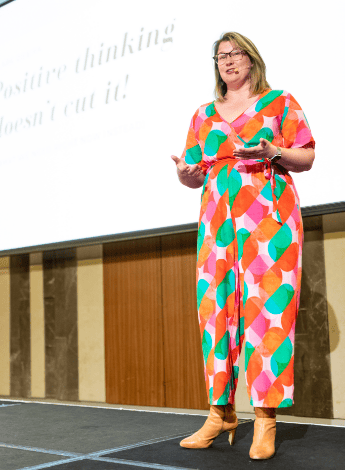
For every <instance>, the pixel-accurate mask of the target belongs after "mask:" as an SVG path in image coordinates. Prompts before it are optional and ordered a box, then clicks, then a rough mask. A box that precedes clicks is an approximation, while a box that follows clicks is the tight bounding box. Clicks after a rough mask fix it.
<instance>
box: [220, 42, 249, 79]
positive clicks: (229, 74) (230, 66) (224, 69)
mask: <svg viewBox="0 0 345 470" xmlns="http://www.w3.org/2000/svg"><path fill="white" fill-rule="evenodd" d="M240 50H241V48H240V47H238V46H237V45H236V43H234V42H230V41H223V42H221V43H220V44H219V48H218V51H217V54H221V53H222V52H231V51H240ZM239 57H241V56H239ZM252 66H253V64H252V63H251V61H250V58H249V56H248V55H247V54H245V55H243V56H242V59H241V60H236V59H234V57H229V56H228V55H227V56H226V59H225V60H223V61H222V60H218V70H219V73H220V76H221V77H222V79H223V81H224V82H225V83H226V84H227V85H228V84H229V85H231V84H232V83H233V84H234V85H236V84H240V83H244V82H245V81H246V80H248V79H249V78H250V70H251V68H252ZM236 68H237V69H238V73H236V72H235V71H234V69H236Z"/></svg>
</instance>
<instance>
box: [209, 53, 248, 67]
mask: <svg viewBox="0 0 345 470" xmlns="http://www.w3.org/2000/svg"><path fill="white" fill-rule="evenodd" d="M239 52H240V53H241V54H242V58H243V56H244V55H246V54H247V51H240V50H235V51H230V52H220V53H219V54H216V55H215V56H213V57H212V59H213V60H214V61H215V62H216V64H218V56H219V55H225V56H227V55H228V56H229V58H230V59H231V57H232V55H231V54H238V53H239ZM225 60H226V58H225Z"/></svg>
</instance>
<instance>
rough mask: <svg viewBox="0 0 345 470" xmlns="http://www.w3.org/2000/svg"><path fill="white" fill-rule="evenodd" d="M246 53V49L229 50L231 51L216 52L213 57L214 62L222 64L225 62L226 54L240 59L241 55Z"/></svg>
mask: <svg viewBox="0 0 345 470" xmlns="http://www.w3.org/2000/svg"><path fill="white" fill-rule="evenodd" d="M245 54H246V51H231V52H222V53H220V54H216V55H215V56H214V57H213V59H214V60H215V61H216V64H224V62H226V58H227V56H229V57H230V58H231V59H233V60H235V61H236V60H242V58H243V56H244V55H245Z"/></svg>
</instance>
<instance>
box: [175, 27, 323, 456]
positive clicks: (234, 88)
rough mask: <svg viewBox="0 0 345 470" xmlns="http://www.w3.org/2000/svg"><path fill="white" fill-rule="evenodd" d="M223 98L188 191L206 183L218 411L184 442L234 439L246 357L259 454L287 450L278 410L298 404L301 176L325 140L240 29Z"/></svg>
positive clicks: (197, 151)
mask: <svg viewBox="0 0 345 470" xmlns="http://www.w3.org/2000/svg"><path fill="white" fill-rule="evenodd" d="M214 61H215V63H214V67H215V77H216V87H215V94H216V97H217V99H216V101H213V102H211V103H207V104H204V105H202V106H200V108H199V109H198V110H197V111H196V112H195V114H194V116H193V118H192V121H191V124H190V128H189V132H188V137H187V144H186V147H185V149H184V152H183V154H182V157H181V158H178V157H176V156H172V159H173V160H174V161H175V163H176V165H177V173H178V177H179V180H180V182H181V183H182V184H184V185H186V186H188V187H190V188H199V187H201V186H203V189H202V197H201V211H200V218H199V229H198V247H197V251H198V257H197V301H198V317H199V324H200V333H201V338H202V349H203V355H204V365H205V379H206V388H207V393H208V399H209V403H210V405H211V406H210V414H209V417H208V418H207V420H206V422H205V424H204V426H203V427H202V428H201V429H200V430H199V431H198V432H196V433H195V434H193V435H192V436H190V437H189V438H187V439H184V440H183V441H182V442H181V446H183V447H188V448H204V447H209V446H210V445H211V443H212V442H213V440H214V439H215V437H217V436H218V435H219V434H220V433H222V432H224V431H228V432H229V433H230V434H229V442H230V444H231V445H232V444H233V443H234V436H235V432H236V428H237V425H238V421H237V417H236V414H235V410H234V400H235V391H236V387H237V382H238V365H239V355H240V352H241V349H242V343H243V340H244V339H245V377H246V385H247V392H248V396H249V398H250V404H251V405H253V406H254V407H255V415H256V419H255V423H254V438H253V443H252V446H251V449H250V453H249V455H250V457H251V458H252V459H267V458H270V457H272V456H273V455H274V453H275V442H274V441H275V434H276V408H285V407H288V406H291V405H293V403H294V402H293V390H294V378H293V364H294V332H295V323H296V318H297V312H298V305H299V294H300V286H301V271H302V269H301V257H302V256H301V255H302V243H303V227H302V217H301V210H300V202H299V198H298V194H297V192H296V189H295V185H294V183H293V180H292V177H291V175H290V172H302V171H307V170H310V168H311V167H312V164H313V161H314V158H315V153H314V148H315V141H314V139H313V137H312V135H311V131H310V128H309V124H308V121H307V119H306V117H305V115H304V113H303V111H302V109H301V107H300V106H299V104H298V102H297V101H296V100H295V98H294V97H293V96H292V95H291V94H290V93H288V92H287V91H285V90H272V89H271V88H270V86H269V84H268V83H267V81H266V67H265V64H264V62H263V60H262V58H261V56H260V54H259V51H258V50H257V48H256V47H255V45H254V44H253V43H252V42H251V41H250V40H249V39H248V38H246V37H245V36H243V35H241V34H239V33H235V32H230V33H226V34H224V35H223V36H222V37H221V38H220V39H219V41H216V42H215V44H214Z"/></svg>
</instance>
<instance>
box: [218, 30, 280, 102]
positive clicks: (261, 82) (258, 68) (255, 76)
mask: <svg viewBox="0 0 345 470" xmlns="http://www.w3.org/2000/svg"><path fill="white" fill-rule="evenodd" d="M224 41H228V42H230V41H231V42H234V43H235V44H236V45H237V46H238V47H239V49H241V50H242V51H246V53H247V55H248V57H249V59H250V61H251V63H252V64H253V67H252V68H251V72H250V92H251V94H252V96H255V95H257V94H260V93H263V92H264V91H265V90H267V89H268V88H271V87H270V85H269V84H268V82H267V80H266V65H265V62H264V61H263V59H262V57H261V55H260V53H259V51H258V50H257V48H256V47H255V45H254V44H253V43H252V41H251V40H250V39H248V38H246V37H245V36H243V35H242V34H240V33H235V32H230V33H223V34H222V36H221V38H220V39H218V41H216V42H215V43H214V44H213V52H214V54H213V55H216V54H217V53H218V49H219V45H220V43H221V42H224ZM214 73H215V77H216V86H215V89H214V95H215V97H216V99H217V101H220V102H224V101H225V99H224V96H225V94H226V92H227V86H226V83H225V82H224V81H223V80H222V77H221V76H220V73H219V70H218V65H217V63H216V61H214Z"/></svg>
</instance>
